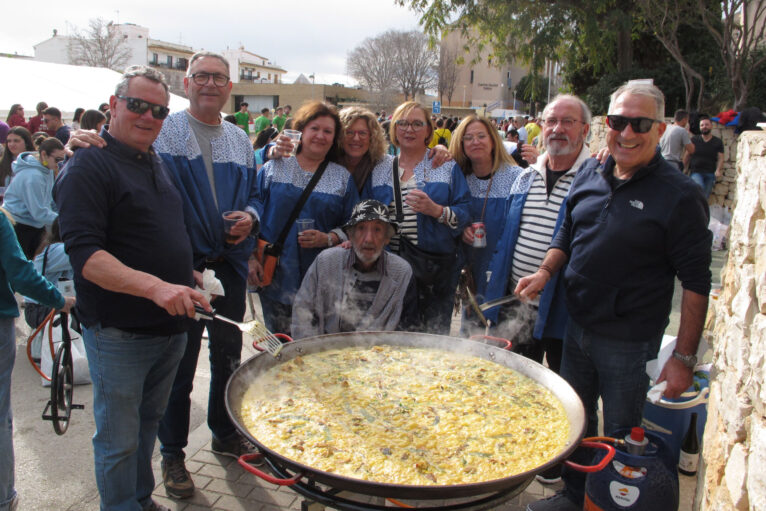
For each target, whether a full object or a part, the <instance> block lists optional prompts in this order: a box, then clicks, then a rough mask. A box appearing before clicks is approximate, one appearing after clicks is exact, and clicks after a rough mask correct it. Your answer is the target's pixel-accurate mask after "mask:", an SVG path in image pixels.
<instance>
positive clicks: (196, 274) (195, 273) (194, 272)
mask: <svg viewBox="0 0 766 511" xmlns="http://www.w3.org/2000/svg"><path fill="white" fill-rule="evenodd" d="M192 275H193V276H194V284H196V285H197V287H199V288H200V289H205V286H204V285H202V284H203V279H202V272H198V271H197V270H192Z"/></svg>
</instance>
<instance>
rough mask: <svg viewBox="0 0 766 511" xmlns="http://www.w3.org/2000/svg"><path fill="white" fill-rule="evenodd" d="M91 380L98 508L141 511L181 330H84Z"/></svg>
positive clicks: (149, 493) (183, 337)
mask: <svg viewBox="0 0 766 511" xmlns="http://www.w3.org/2000/svg"><path fill="white" fill-rule="evenodd" d="M83 340H84V341H85V351H86V353H87V355H88V365H89V368H90V376H91V379H92V380H93V413H94V415H95V418H96V434H95V435H94V436H93V453H94V458H95V464H96V485H97V486H98V492H99V494H100V496H101V510H102V511H107V510H108V511H141V510H142V509H143V508H144V507H145V506H147V505H149V503H150V502H151V496H152V490H153V489H154V475H153V473H152V463H151V461H152V451H153V450H154V442H155V439H156V438H157V426H158V425H159V422H160V419H161V418H162V414H163V413H164V412H165V406H166V405H167V403H168V396H169V395H170V387H171V385H172V384H173V378H174V377H175V374H176V369H177V368H178V362H179V361H180V360H181V356H182V355H183V352H184V348H185V347H186V334H185V333H182V334H175V335H166V336H156V337H152V336H149V335H146V334H133V333H130V332H126V331H124V330H119V329H117V328H101V326H100V325H93V326H92V327H90V328H83Z"/></svg>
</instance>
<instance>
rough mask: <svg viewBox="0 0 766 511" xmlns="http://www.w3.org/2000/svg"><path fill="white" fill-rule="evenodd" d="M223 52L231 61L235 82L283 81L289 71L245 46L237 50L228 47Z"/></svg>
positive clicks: (232, 78) (230, 71)
mask: <svg viewBox="0 0 766 511" xmlns="http://www.w3.org/2000/svg"><path fill="white" fill-rule="evenodd" d="M221 54H222V55H223V56H224V57H226V60H228V61H229V66H230V68H229V75H230V76H231V81H232V82H233V83H282V76H283V75H284V74H285V73H287V71H286V70H284V69H282V68H281V67H279V66H277V65H276V64H275V63H274V62H272V61H270V60H269V59H267V58H266V57H262V56H260V55H257V54H255V53H253V52H250V51H247V50H245V47H244V46H240V47H239V48H237V49H236V50H230V49H228V48H227V49H226V50H224V51H222V52H221Z"/></svg>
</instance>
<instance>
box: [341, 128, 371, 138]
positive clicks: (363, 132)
mask: <svg viewBox="0 0 766 511" xmlns="http://www.w3.org/2000/svg"><path fill="white" fill-rule="evenodd" d="M354 137H359V138H360V139H361V140H367V139H368V138H370V132H369V131H367V130H359V131H351V130H348V131H346V138H349V139H353V138H354Z"/></svg>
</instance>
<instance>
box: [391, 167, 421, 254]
mask: <svg viewBox="0 0 766 511" xmlns="http://www.w3.org/2000/svg"><path fill="white" fill-rule="evenodd" d="M399 172H400V173H401V169H400V171H399ZM400 186H401V189H402V214H403V215H404V219H403V220H402V222H401V223H400V224H399V232H398V233H396V234H395V235H394V236H393V237H392V238H391V241H390V242H389V244H388V246H389V247H390V248H391V251H392V252H393V253H394V254H398V253H399V236H401V235H402V234H404V235H406V236H407V239H408V240H410V241H411V242H413V243H414V244H415V245H417V244H418V214H417V213H416V212H415V211H414V210H413V209H412V208H411V207H410V206H409V204H407V195H408V194H409V193H410V190H417V186H416V182H415V175H414V174H413V175H412V177H410V179H408V180H407V182H405V183H402V182H401V181H400ZM388 212H389V213H388V214H389V217H390V218H391V220H393V221H396V199H394V200H392V201H391V204H389V205H388Z"/></svg>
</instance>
